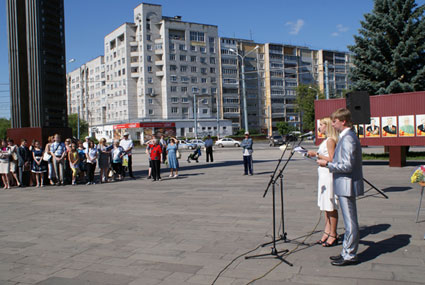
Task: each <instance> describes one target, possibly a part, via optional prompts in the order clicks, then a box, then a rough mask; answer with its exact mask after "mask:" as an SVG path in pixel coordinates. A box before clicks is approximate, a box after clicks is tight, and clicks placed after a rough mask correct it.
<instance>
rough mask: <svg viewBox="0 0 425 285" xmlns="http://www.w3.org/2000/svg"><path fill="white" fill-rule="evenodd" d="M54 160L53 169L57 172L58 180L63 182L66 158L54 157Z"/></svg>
mask: <svg viewBox="0 0 425 285" xmlns="http://www.w3.org/2000/svg"><path fill="white" fill-rule="evenodd" d="M52 162H53V169H54V170H55V173H56V178H57V179H58V182H60V183H63V182H64V181H63V176H64V171H63V168H64V160H63V159H62V160H60V161H57V160H56V159H55V158H54V157H52Z"/></svg>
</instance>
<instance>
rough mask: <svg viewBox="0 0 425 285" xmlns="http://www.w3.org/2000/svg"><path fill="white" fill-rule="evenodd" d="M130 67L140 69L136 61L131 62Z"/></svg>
mask: <svg viewBox="0 0 425 285" xmlns="http://www.w3.org/2000/svg"><path fill="white" fill-rule="evenodd" d="M130 66H131V67H139V63H138V62H137V61H136V62H131V63H130Z"/></svg>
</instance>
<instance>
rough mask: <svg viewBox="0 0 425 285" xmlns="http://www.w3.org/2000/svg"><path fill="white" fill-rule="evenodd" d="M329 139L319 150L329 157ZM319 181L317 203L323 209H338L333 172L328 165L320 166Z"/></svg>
mask: <svg viewBox="0 0 425 285" xmlns="http://www.w3.org/2000/svg"><path fill="white" fill-rule="evenodd" d="M327 141H328V139H326V140H324V141H323V142H322V143H321V144H320V146H319V150H318V151H317V152H318V153H319V154H320V155H323V156H327V157H329V153H328V147H327ZM318 174H319V179H318V180H319V182H318V193H317V205H318V206H319V208H320V210H321V211H333V210H336V209H338V204H337V200H336V196H335V195H334V190H333V178H332V173H330V172H329V169H328V168H326V167H319V168H318Z"/></svg>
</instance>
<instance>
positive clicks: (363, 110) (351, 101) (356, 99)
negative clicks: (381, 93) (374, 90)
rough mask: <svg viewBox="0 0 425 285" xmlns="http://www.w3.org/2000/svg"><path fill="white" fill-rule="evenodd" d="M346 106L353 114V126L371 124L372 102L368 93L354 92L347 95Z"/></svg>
mask: <svg viewBox="0 0 425 285" xmlns="http://www.w3.org/2000/svg"><path fill="white" fill-rule="evenodd" d="M346 106H347V109H348V110H350V112H351V119H352V120H353V124H355V125H358V124H369V123H370V101H369V93H368V92H367V91H353V92H349V93H347V95H346Z"/></svg>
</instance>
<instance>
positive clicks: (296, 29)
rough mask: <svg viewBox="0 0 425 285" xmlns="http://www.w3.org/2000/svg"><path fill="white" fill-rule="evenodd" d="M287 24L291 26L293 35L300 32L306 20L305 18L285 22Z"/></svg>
mask: <svg viewBox="0 0 425 285" xmlns="http://www.w3.org/2000/svg"><path fill="white" fill-rule="evenodd" d="M285 26H289V28H290V31H289V33H290V34H291V35H298V33H299V32H300V30H301V28H302V27H303V26H304V20H303V19H298V20H297V21H296V22H295V23H294V22H287V23H286V24H285Z"/></svg>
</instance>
